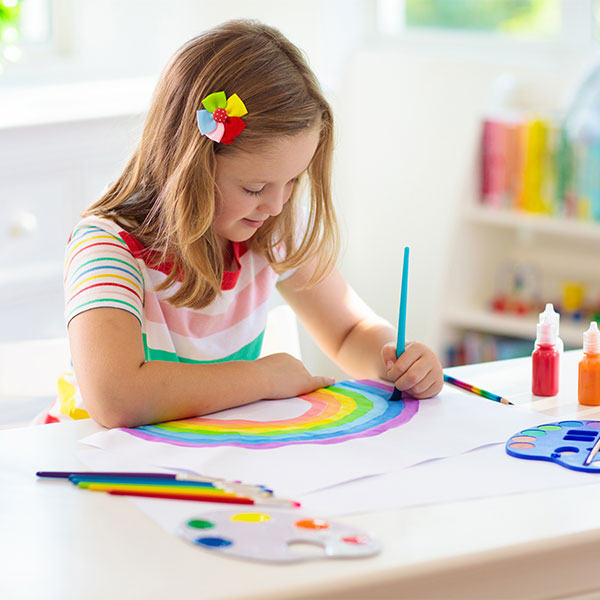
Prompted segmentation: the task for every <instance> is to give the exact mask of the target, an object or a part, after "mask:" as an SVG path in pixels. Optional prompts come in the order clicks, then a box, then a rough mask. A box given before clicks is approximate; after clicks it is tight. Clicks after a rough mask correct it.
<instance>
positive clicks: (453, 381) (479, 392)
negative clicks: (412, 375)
mask: <svg viewBox="0 0 600 600" xmlns="http://www.w3.org/2000/svg"><path fill="white" fill-rule="evenodd" d="M444 381H445V382H446V383H450V384H452V385H455V386H456V387H459V388H462V389H463V390H467V392H472V393H473V394H477V395H478V396H482V397H483V398H487V399H488V400H493V401H494V402H500V403H501V404H510V405H511V406H513V403H512V402H510V401H509V400H507V399H506V398H503V397H502V396H498V394H493V393H492V392H487V391H486V390H482V389H481V388H478V387H476V386H474V385H471V384H470V383H465V382H464V381H460V379H456V378H455V377H451V376H450V375H446V373H444Z"/></svg>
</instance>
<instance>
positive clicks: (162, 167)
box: [46, 21, 442, 427]
mask: <svg viewBox="0 0 600 600" xmlns="http://www.w3.org/2000/svg"><path fill="white" fill-rule="evenodd" d="M332 150H333V119H332V114H331V109H330V107H329V105H328V104H327V102H326V100H325V99H324V97H323V94H322V92H321V90H320V88H319V85H318V83H317V81H316V79H315V77H314V75H313V74H312V72H311V71H310V69H309V67H308V66H307V64H306V62H305V60H304V58H303V56H302V54H301V53H300V51H299V50H298V49H297V48H296V47H295V46H294V45H292V44H291V43H290V42H289V41H288V40H287V39H286V38H285V37H283V36H282V35H281V34H280V33H279V32H278V31H277V30H275V29H272V28H270V27H268V26H265V25H262V24H258V23H254V22H246V21H233V22H229V23H225V24H223V25H221V26H219V27H217V28H215V29H213V30H211V31H208V32H207V33H204V34H203V35H200V36H199V37H197V38H195V39H193V40H191V41H190V42H188V43H187V44H185V45H184V46H183V47H182V48H181V49H180V50H179V51H178V52H177V53H176V55H175V56H174V57H173V59H172V60H171V62H170V63H169V64H168V66H167V67H166V69H165V71H164V73H163V74H162V76H161V79H160V81H159V83H158V86H157V89H156V92H155V95H154V98H153V102H152V105H151V107H150V110H149V113H148V116H147V119H146V123H145V127H144V131H143V134H142V139H141V141H140V143H139V145H138V147H137V149H136V151H135V152H134V154H133V156H132V158H131V159H130V161H129V163H128V164H127V166H126V167H125V170H124V171H123V173H122V175H121V176H120V177H119V179H118V180H117V181H116V183H114V185H112V187H111V188H110V189H109V190H108V192H107V193H106V194H105V195H104V196H103V197H102V198H100V200H98V201H97V202H96V203H95V204H93V205H92V206H91V207H90V208H89V210H88V211H87V213H86V214H85V215H84V219H83V220H82V221H81V222H80V223H79V224H78V225H77V227H76V228H75V230H74V231H73V233H72V234H71V237H70V239H69V243H68V246H67V252H66V263H65V294H66V319H67V324H68V330H69V342H70V348H71V356H72V364H73V370H74V373H73V374H70V375H66V376H64V377H63V378H62V379H61V380H60V382H59V397H58V399H57V401H56V402H55V404H54V406H53V407H52V408H51V410H50V412H49V415H48V418H47V419H46V420H47V421H48V422H51V421H55V420H60V419H63V418H84V417H88V416H91V417H92V418H94V419H95V420H96V421H97V422H98V423H100V424H102V425H104V426H106V427H123V426H124V427H132V426H137V425H143V424H147V423H154V422H159V421H166V420H171V419H179V418H187V417H190V416H196V415H202V414H206V413H211V412H214V411H218V410H222V409H226V408H230V407H233V406H238V405H242V404H247V403H250V402H254V401H256V400H259V399H275V398H287V397H292V396H297V395H299V394H303V393H308V392H311V391H313V390H315V389H317V388H319V387H323V386H327V385H330V384H332V383H333V379H330V378H327V377H316V376H313V375H311V374H310V373H308V372H307V370H306V369H305V368H304V366H303V365H302V363H301V362H299V361H298V360H296V359H295V358H293V357H292V356H290V355H287V354H275V355H271V356H266V357H264V358H260V359H259V358H258V356H259V353H260V346H261V340H262V332H263V330H264V326H265V321H266V308H265V307H266V301H267V299H268V297H269V295H270V293H271V292H272V291H273V289H274V286H275V285H276V286H277V288H278V290H279V291H280V293H281V295H282V296H283V298H284V299H285V300H286V301H287V302H288V303H289V304H290V305H291V306H292V308H293V309H294V311H295V312H296V314H297V315H298V317H299V319H300V320H301V322H302V323H303V324H304V325H305V326H306V328H307V329H308V330H309V331H310V332H311V334H312V335H313V336H314V337H315V339H316V341H317V342H318V343H319V345H320V347H321V348H322V349H323V350H324V351H325V352H326V353H327V354H328V355H329V356H330V357H332V358H333V359H334V360H335V361H336V362H337V363H338V364H339V365H340V366H341V367H342V368H343V369H344V370H345V371H346V372H348V373H349V374H350V375H351V376H353V377H378V378H383V379H387V380H389V381H393V382H394V383H395V385H396V387H397V388H398V389H400V390H404V391H406V392H408V393H410V394H411V395H412V396H414V397H417V398H426V397H430V396H433V395H435V394H437V393H438V392H439V391H440V389H441V387H442V370H441V366H440V363H439V361H438V359H437V358H436V356H435V355H434V354H433V353H432V352H431V351H430V350H429V349H428V348H426V347H425V346H423V345H421V344H417V343H413V344H408V345H407V348H406V351H405V352H404V353H403V354H402V355H401V357H400V358H399V359H398V360H396V356H395V344H394V341H395V338H396V334H395V331H394V329H393V328H392V327H391V326H390V325H389V324H388V323H387V322H385V321H383V320H382V319H380V318H378V317H377V316H376V315H375V314H374V313H373V312H372V311H371V310H370V309H369V308H368V307H367V306H366V305H365V304H364V303H363V302H362V301H361V300H360V299H359V298H358V297H357V296H356V294H355V293H354V292H353V291H352V289H351V288H350V287H349V286H348V285H347V284H346V282H345V281H344V280H343V279H342V277H341V275H340V274H339V272H338V271H337V270H336V268H335V258H336V251H337V226H336V220H335V214H334V210H333V205H332V200H331V187H330V178H331V163H332ZM306 188H308V190H309V192H310V193H309V194H308V196H309V198H310V202H309V203H308V204H309V206H308V207H307V208H306V210H304V211H303V210H302V208H301V206H300V201H301V198H302V197H303V196H306V195H307V194H303V190H304V189H306ZM75 375H76V378H75Z"/></svg>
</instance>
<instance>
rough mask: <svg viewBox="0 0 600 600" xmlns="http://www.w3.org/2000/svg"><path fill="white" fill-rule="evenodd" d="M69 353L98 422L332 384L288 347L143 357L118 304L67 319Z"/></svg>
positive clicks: (139, 420)
mask: <svg viewBox="0 0 600 600" xmlns="http://www.w3.org/2000/svg"><path fill="white" fill-rule="evenodd" d="M69 342H70V347H71V358H72V361H73V367H74V369H75V373H76V376H77V381H78V384H79V388H80V391H81V394H82V397H83V398H84V402H85V407H86V409H87V411H88V413H89V414H90V416H91V417H92V418H93V419H94V420H96V421H97V422H98V423H100V424H101V425H104V426H105V427H135V426H138V425H144V424H148V423H157V422H160V421H168V420H172V419H182V418H187V417H192V416H197V415H203V414H208V413H211V412H215V411H218V410H223V409H226V408H231V407H234V406H240V405H242V404H248V403H250V402H254V401H256V400H261V399H264V398H268V399H274V398H288V397H293V396H297V395H299V394H304V393H308V392H311V391H313V390H315V389H317V388H320V387H324V386H327V385H331V384H332V383H333V379H331V378H328V377H313V376H312V375H310V373H308V371H307V370H306V369H305V368H304V366H303V365H302V363H301V362H300V361H298V360H296V359H295V358H294V357H292V356H290V355H288V354H274V355H271V356H267V357H264V358H261V359H258V360H256V361H232V362H225V363H216V364H204V365H197V364H183V363H172V362H164V361H148V362H146V361H145V356H144V346H143V342H142V332H141V326H140V322H139V321H138V319H137V318H136V317H135V316H134V315H132V314H131V313H128V312H126V311H124V310H119V309H116V308H95V309H92V310H88V311H86V312H83V313H81V314H79V315H77V316H75V317H74V318H73V319H72V320H71V321H70V323H69Z"/></svg>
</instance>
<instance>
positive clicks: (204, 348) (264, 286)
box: [46, 217, 278, 422]
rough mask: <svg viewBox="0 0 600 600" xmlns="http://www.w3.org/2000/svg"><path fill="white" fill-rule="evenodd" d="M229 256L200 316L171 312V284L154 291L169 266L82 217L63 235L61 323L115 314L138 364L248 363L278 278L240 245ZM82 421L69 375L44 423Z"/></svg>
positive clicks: (106, 222)
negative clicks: (132, 336) (231, 261)
mask: <svg viewBox="0 0 600 600" xmlns="http://www.w3.org/2000/svg"><path fill="white" fill-rule="evenodd" d="M233 250H234V255H235V260H236V263H237V265H238V269H237V270H236V271H226V272H225V273H224V275H223V282H222V285H221V294H220V295H218V296H217V298H216V299H215V300H214V301H213V302H212V303H211V304H210V305H209V306H207V307H205V308H202V309H191V308H176V307H174V306H172V305H171V304H169V303H168V302H167V301H166V299H167V298H168V297H170V296H171V295H172V294H173V293H174V291H175V290H176V289H177V286H178V284H177V283H175V284H174V285H173V286H171V287H170V288H168V289H167V290H162V291H156V287H157V286H158V285H159V284H160V283H161V282H162V281H164V280H165V279H166V277H167V275H168V272H169V268H170V267H169V265H162V264H156V263H157V261H156V260H152V259H153V258H154V257H153V256H152V254H151V252H150V251H148V250H147V249H145V248H144V247H143V246H142V245H141V243H140V242H139V241H138V240H137V239H136V238H135V237H134V236H132V235H131V234H130V233H128V232H127V231H125V230H124V229H123V228H122V227H121V226H119V225H118V224H116V223H115V222H114V221H112V220H110V219H106V218H99V217H86V218H85V219H83V220H82V221H80V222H79V224H78V225H77V226H76V228H75V229H74V230H73V232H72V233H71V236H70V238H69V241H68V243H67V248H66V252H65V277H64V289H65V319H66V323H67V325H68V323H69V321H70V320H71V319H72V318H73V317H75V316H76V315H78V314H79V313H81V312H84V311H86V310H90V309H93V308H98V307H109V308H118V309H121V310H126V311H127V312H130V313H131V314H132V315H134V316H135V317H137V319H138V320H139V321H140V324H141V327H142V338H143V343H144V352H145V356H146V360H163V361H171V362H184V363H215V362H224V361H229V360H253V359H256V358H258V356H259V354H260V350H261V344H262V339H263V334H264V330H265V324H266V319H267V307H268V302H267V301H268V299H269V297H270V296H271V293H272V292H273V289H274V286H275V284H276V283H277V280H278V275H277V274H276V273H275V271H274V270H273V268H272V267H271V266H270V265H269V263H268V262H267V259H266V258H265V257H264V256H262V255H259V254H257V253H255V252H252V251H250V250H248V249H247V247H246V246H245V244H244V243H238V242H234V243H233ZM148 263H150V264H148ZM87 417H89V415H88V413H87V411H86V410H85V403H84V401H83V399H82V397H81V395H80V393H79V388H78V386H77V381H76V378H75V374H74V372H73V371H72V370H71V371H70V372H67V373H65V374H64V375H62V376H61V377H60V378H59V382H58V397H57V399H56V401H55V403H54V404H53V406H52V407H51V409H50V411H49V413H48V417H47V419H46V422H54V421H60V420H68V419H82V418H87Z"/></svg>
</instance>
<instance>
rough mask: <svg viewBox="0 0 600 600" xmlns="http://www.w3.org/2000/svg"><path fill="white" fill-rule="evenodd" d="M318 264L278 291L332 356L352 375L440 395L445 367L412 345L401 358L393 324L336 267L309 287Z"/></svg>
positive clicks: (286, 281)
mask: <svg viewBox="0 0 600 600" xmlns="http://www.w3.org/2000/svg"><path fill="white" fill-rule="evenodd" d="M313 268H314V265H312V264H307V265H305V266H303V267H301V268H300V269H298V270H297V271H296V272H295V273H294V274H293V275H292V276H290V277H289V278H287V279H284V280H283V281H282V282H281V283H279V285H278V289H279V291H280V293H281V295H282V296H283V297H284V298H285V300H286V301H287V302H288V303H289V304H290V306H291V307H292V308H293V309H294V311H295V312H296V314H297V316H298V318H299V319H300V321H301V322H302V323H303V325H304V326H305V327H306V328H307V329H308V331H309V332H310V333H311V335H312V336H313V337H314V339H315V341H316V342H317V343H318V344H319V346H320V347H321V348H322V350H323V351H324V352H325V353H326V354H327V355H328V356H329V357H330V358H332V359H333V360H334V361H335V362H336V363H337V364H338V365H339V366H340V367H341V368H342V369H343V370H344V371H346V372H347V373H348V374H349V375H350V376H352V377H355V378H360V377H378V378H381V379H386V380H388V381H393V382H394V383H395V385H396V387H397V388H398V389H400V390H403V391H407V392H409V393H410V394H411V395H412V396H414V397H416V398H428V397H431V396H435V395H436V394H437V393H439V391H440V390H441V389H442V385H443V373H442V367H441V365H440V362H439V360H438V358H437V357H436V355H435V354H434V353H433V352H432V351H431V350H429V348H427V347H426V346H424V345H423V344H418V343H408V344H407V345H406V350H405V352H404V353H403V354H402V355H401V356H400V358H399V359H398V360H396V354H395V348H396V331H395V330H394V328H393V327H392V326H391V325H390V324H389V323H388V322H387V321H385V320H384V319H382V318H380V317H378V316H377V315H376V314H375V313H374V312H373V311H372V310H371V309H370V308H369V307H368V306H367V305H366V304H365V303H364V302H363V301H362V300H361V299H360V298H359V297H358V295H357V294H356V293H355V292H354V290H352V288H351V287H350V286H349V285H348V284H347V283H346V281H345V280H344V278H343V277H342V276H341V274H340V272H339V271H338V270H337V269H334V270H333V271H332V272H331V273H330V274H329V275H328V277H327V278H326V279H324V280H323V281H322V282H320V283H319V284H317V285H316V286H313V287H310V288H306V287H305V285H306V282H307V281H308V280H309V278H310V275H311V273H312V272H313V271H312V269H313Z"/></svg>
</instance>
